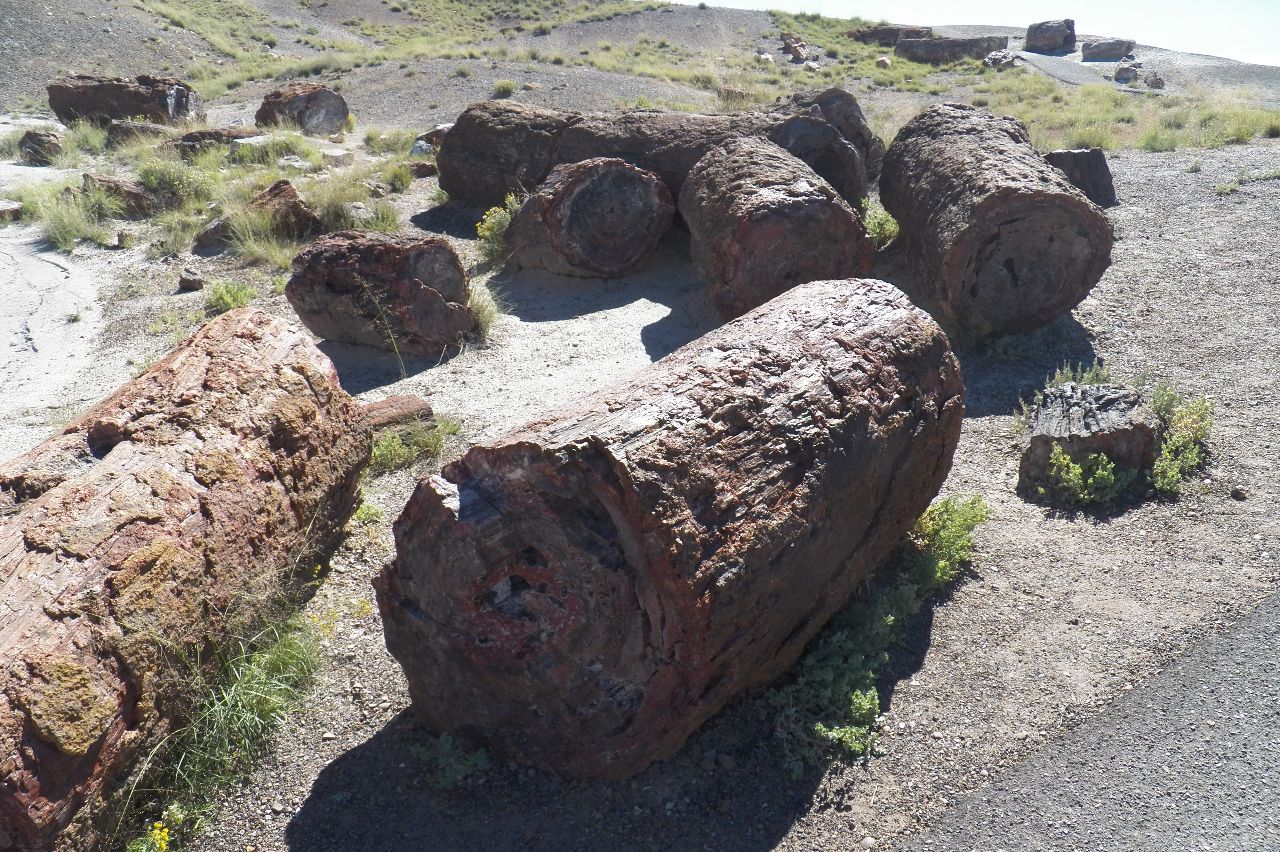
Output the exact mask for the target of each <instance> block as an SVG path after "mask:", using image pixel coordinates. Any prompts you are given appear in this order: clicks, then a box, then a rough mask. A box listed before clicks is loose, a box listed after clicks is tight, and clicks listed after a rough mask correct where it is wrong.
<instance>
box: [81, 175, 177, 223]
mask: <svg viewBox="0 0 1280 852" xmlns="http://www.w3.org/2000/svg"><path fill="white" fill-rule="evenodd" d="M81 185H82V188H83V190H84V191H85V192H91V191H95V190H96V191H98V192H101V193H103V194H104V195H107V196H109V197H111V198H114V199H115V200H116V201H118V202H119V203H120V208H121V212H122V213H124V215H126V216H135V217H141V216H150V215H152V214H153V213H155V212H156V210H158V209H159V208H160V199H158V198H156V197H155V196H154V195H152V194H151V193H150V192H148V191H147V190H146V189H145V188H144V187H143V186H142V185H141V184H137V183H134V182H133V181H131V180H124V179H122V178H114V177H109V176H107V175H98V174H93V173H92V172H85V173H84V177H83V178H81Z"/></svg>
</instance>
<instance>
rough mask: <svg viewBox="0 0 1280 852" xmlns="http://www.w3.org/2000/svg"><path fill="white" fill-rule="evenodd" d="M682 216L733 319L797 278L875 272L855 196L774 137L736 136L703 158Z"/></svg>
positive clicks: (716, 295)
mask: <svg viewBox="0 0 1280 852" xmlns="http://www.w3.org/2000/svg"><path fill="white" fill-rule="evenodd" d="M680 215H681V216H682V217H683V218H684V221H685V224H687V225H688V226H689V234H690V236H691V238H692V240H691V248H692V251H693V263H694V266H695V267H697V269H698V272H699V274H700V275H701V276H702V280H703V281H704V282H706V285H707V288H708V290H709V291H710V293H711V300H712V302H713V303H714V304H715V306H716V310H717V311H718V312H719V313H720V315H721V316H722V317H724V318H725V319H733V318H734V317H737V316H741V315H742V314H744V313H746V312H747V311H749V310H751V309H752V308H754V307H756V306H758V305H762V304H764V303H765V302H767V301H768V300H769V299H772V298H773V297H774V296H777V295H778V294H779V293H782V292H785V291H786V290H790V289H791V288H792V287H795V286H796V285H797V284H805V283H808V282H809V281H819V280H823V279H831V278H848V277H851V276H854V275H857V274H859V273H862V272H865V271H866V270H867V269H868V268H870V266H871V260H872V257H873V255H874V254H875V248H874V246H873V245H872V244H871V241H870V239H868V238H867V234H866V231H865V230H864V229H863V227H862V222H861V221H860V220H859V219H858V216H857V214H856V213H854V211H853V209H852V208H850V207H849V205H848V204H847V203H846V202H845V200H844V199H843V198H841V197H840V196H839V195H838V194H837V193H836V191H835V190H834V189H832V188H831V186H830V185H829V184H828V183H827V182H826V181H824V180H823V179H822V178H820V177H818V175H817V174H816V173H815V172H814V171H813V169H811V168H809V167H808V166H807V165H805V164H804V163H803V162H801V161H800V160H798V159H796V158H795V157H793V156H791V155H790V154H788V153H787V152H786V151H784V150H782V149H781V148H779V147H778V146H777V145H774V144H773V143H772V142H769V141H767V140H764V139H749V138H748V139H735V140H732V141H730V142H726V143H725V144H724V145H721V146H720V147H719V148H716V149H714V150H712V151H711V152H710V153H708V154H707V155H706V156H705V157H703V158H702V159H701V160H699V161H698V164H697V165H696V166H694V167H693V171H691V172H690V173H689V178H688V179H687V180H686V181H685V183H684V189H682V190H681V191H680Z"/></svg>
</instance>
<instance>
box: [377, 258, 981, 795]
mask: <svg viewBox="0 0 1280 852" xmlns="http://www.w3.org/2000/svg"><path fill="white" fill-rule="evenodd" d="M962 392H963V386H962V382H961V378H960V371H959V367H958V365H957V362H956V360H955V357H954V356H953V355H952V352H951V349H950V346H949V344H948V342H947V338H946V336H945V335H944V334H943V333H942V331H941V329H939V328H938V326H937V324H936V323H934V322H933V320H931V319H930V318H929V317H928V315H926V314H925V313H924V312H923V311H921V310H919V309H918V308H916V307H915V306H913V305H912V304H911V303H910V302H909V301H908V300H907V298H906V297H905V296H904V295H903V294H902V293H901V292H899V291H898V290H896V289H894V288H893V287H891V286H890V285H888V284H885V283H883V282H880V281H866V280H853V281H817V282H812V283H809V284H804V285H802V286H800V287H797V288H795V289H794V290H791V291H789V292H787V293H784V294H783V295H781V296H779V297H778V298H776V299H773V300H772V301H770V302H768V303H766V304H765V305H763V306H761V307H760V308H757V309H756V310H755V311H753V312H751V313H749V314H747V315H746V316H744V317H742V318H740V319H738V320H736V321H734V322H731V323H729V324H728V325H725V326H723V327H721V328H719V329H717V330H715V331H712V332H711V333H710V334H707V335H706V336H704V337H702V338H700V339H698V340H695V341H694V342H692V343H690V344H688V345H686V346H684V347H682V348H680V349H678V350H677V351H675V352H673V353H672V354H671V355H668V356H667V357H666V358H663V359H662V360H661V361H659V362H657V363H656V364H654V365H652V366H651V367H649V368H647V369H646V370H644V371H642V372H640V373H639V374H637V375H636V376H635V377H634V378H633V379H631V380H630V381H628V382H626V383H624V384H622V385H619V386H617V387H614V388H612V389H610V390H606V391H603V392H601V393H599V394H597V395H595V396H592V397H589V398H587V399H584V400H582V401H581V402H579V403H578V404H576V405H574V406H572V407H570V408H568V409H567V410H564V411H559V412H556V413H554V414H552V415H550V416H548V417H547V418H546V419H543V420H540V421H538V422H535V423H531V424H529V425H527V426H525V427H523V428H521V429H519V430H517V431H515V432H513V433H511V434H509V435H507V436H505V437H503V438H500V439H498V440H495V441H492V442H489V443H486V444H481V445H480V446H477V447H473V448H472V449H471V450H470V451H469V452H468V453H467V454H466V455H465V456H463V458H462V459H460V460H459V461H457V462H454V463H453V464H450V465H448V466H447V467H446V468H445V470H444V476H443V477H430V478H427V479H424V480H422V481H421V482H419V483H418V487H417V489H416V490H415V491H414V493H413V496H412V497H411V498H410V500H409V503H408V505H407V506H406V507H405V510H404V512H403V513H402V514H401V516H400V518H399V519H398V520H397V521H396V524H395V536H396V559H395V561H394V563H392V564H390V565H388V566H386V567H385V568H384V569H383V571H382V573H381V574H380V575H379V577H378V578H377V579H376V580H375V587H376V589H377V595H378V608H379V610H380V612H381V614H382V620H383V625H384V628H385V630H386V637H387V648H388V649H389V650H390V651H391V653H392V654H393V655H394V656H395V657H396V659H397V660H398V661H399V662H400V664H401V666H403V667H404V670H405V675H406V677H407V678H408V682H409V692H410V695H411V697H412V699H413V707H414V710H415V711H416V712H417V714H418V715H419V717H420V718H422V719H423V720H424V721H425V722H426V723H427V724H428V725H430V726H431V727H433V728H435V729H436V730H440V731H448V730H462V729H465V730H468V731H474V732H477V733H478V734H479V735H480V736H481V737H483V738H484V739H485V740H487V741H488V743H489V744H490V745H491V746H493V747H494V748H496V749H497V750H499V751H501V752H502V753H503V754H506V755H509V756H511V757H513V758H515V759H516V760H519V761H522V762H527V763H531V764H534V765H537V766H542V767H546V768H548V769H551V770H553V771H556V772H561V773H564V774H567V775H573V776H604V777H611V778H625V777H628V776H630V775H634V774H635V773H636V772H639V771H640V770H641V769H643V768H644V767H645V766H647V765H649V764H650V763H652V762H653V761H655V760H659V759H661V758H663V757H665V756H667V755H670V754H671V753H672V752H674V751H675V750H676V749H677V748H679V747H680V745H681V744H682V743H683V742H684V741H685V740H686V739H687V738H688V736H689V735H690V734H691V733H692V732H693V731H695V730H696V729H697V728H698V726H699V725H701V724H702V723H703V722H704V721H705V720H706V719H708V718H709V717H710V716H712V715H713V714H714V713H716V712H717V711H718V710H720V709H721V708H722V707H724V706H725V704H726V703H727V702H729V701H730V700H731V699H732V698H734V697H735V696H737V695H740V694H742V693H743V692H745V691H747V690H749V689H752V688H755V687H759V686H763V685H764V684H766V683H768V682H769V681H771V680H772V679H774V678H776V677H777V676H778V675H780V674H782V673H783V672H784V671H786V669H787V668H788V667H789V666H790V665H791V664H792V663H794V662H795V660H796V659H797V658H798V657H799V655H800V653H801V652H802V651H803V650H804V647H805V645H806V644H807V643H808V641H809V640H810V639H811V638H812V637H813V635H814V634H815V633H816V632H817V631H818V629H819V628H820V627H821V626H822V625H823V623H824V622H826V621H827V619H828V618H830V617H831V615H832V613H834V612H835V611H836V610H837V609H838V608H839V607H841V606H842V605H843V604H844V602H845V600H846V599H847V598H848V596H849V594H850V592H852V590H853V589H854V588H856V587H857V586H858V585H859V584H861V583H862V582H864V581H865V580H866V578H867V577H868V576H869V575H870V574H871V572H872V571H874V570H875V569H876V567H877V566H879V565H880V564H881V563H882V562H883V560H884V559H885V557H887V556H888V555H889V553H890V552H891V551H892V550H893V549H894V548H895V547H896V546H897V545H898V543H899V542H900V540H901V538H902V536H903V534H904V533H905V532H906V531H907V530H908V529H909V528H910V526H911V524H912V523H913V522H914V521H915V519H916V518H917V517H918V516H919V515H920V513H921V512H923V511H924V509H925V508H926V507H927V506H928V505H929V502H930V500H932V498H933V497H934V495H935V494H936V493H937V491H938V489H939V487H940V486H941V485H942V482H943V480H944V479H945V478H946V475H947V471H948V470H949V468H950V466H951V457H952V453H953V451H954V449H955V446H956V443H957V441H958V439H959V435H960V425H961V420H962V418H963V411H964V404H963V401H962Z"/></svg>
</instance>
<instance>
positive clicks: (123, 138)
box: [107, 119, 176, 148]
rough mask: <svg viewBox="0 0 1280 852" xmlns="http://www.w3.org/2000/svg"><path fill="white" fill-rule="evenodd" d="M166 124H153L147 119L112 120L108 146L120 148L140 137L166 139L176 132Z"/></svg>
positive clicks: (108, 133)
mask: <svg viewBox="0 0 1280 852" xmlns="http://www.w3.org/2000/svg"><path fill="white" fill-rule="evenodd" d="M175 132H176V131H174V130H173V129H172V128H170V127H169V126H167V125H164V124H152V123H150V122H147V121H129V120H127V119H121V120H117V121H113V122H111V124H110V125H108V127H107V147H109V148H119V147H120V146H121V145H127V144H128V143H130V142H134V141H136V140H138V139H164V138H167V137H169V136H170V135H172V134H173V133H175Z"/></svg>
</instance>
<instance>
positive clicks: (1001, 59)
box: [982, 50, 1018, 71]
mask: <svg viewBox="0 0 1280 852" xmlns="http://www.w3.org/2000/svg"><path fill="white" fill-rule="evenodd" d="M982 64H983V65H985V66H986V67H987V68H994V69H996V70H997V71H1003V70H1005V69H1006V68H1013V67H1014V66H1016V65H1017V64H1018V54H1016V53H1014V52H1013V51H1012V50H993V51H992V52H991V53H988V54H987V55H986V57H985V58H984V59H983V60H982Z"/></svg>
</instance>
